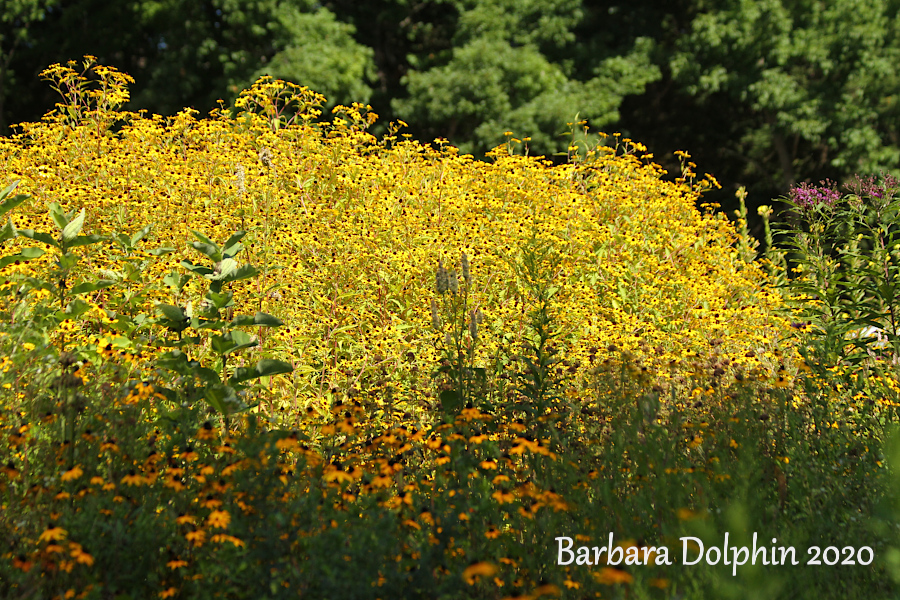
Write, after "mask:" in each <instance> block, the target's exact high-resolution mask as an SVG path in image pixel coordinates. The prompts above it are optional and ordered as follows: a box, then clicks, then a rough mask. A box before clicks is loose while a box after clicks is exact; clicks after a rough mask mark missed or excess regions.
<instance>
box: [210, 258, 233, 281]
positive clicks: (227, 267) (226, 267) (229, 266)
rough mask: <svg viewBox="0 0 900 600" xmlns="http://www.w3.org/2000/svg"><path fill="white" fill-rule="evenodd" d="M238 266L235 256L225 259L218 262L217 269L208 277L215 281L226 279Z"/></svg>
mask: <svg viewBox="0 0 900 600" xmlns="http://www.w3.org/2000/svg"><path fill="white" fill-rule="evenodd" d="M236 268H237V261H236V260H234V259H233V258H226V259H223V260H222V261H221V262H219V263H216V268H215V271H213V274H212V275H210V276H209V277H208V278H209V279H211V280H213V281H222V280H224V279H226V278H227V277H228V276H229V275H231V274H232V273H233V272H234V270H235V269H236Z"/></svg>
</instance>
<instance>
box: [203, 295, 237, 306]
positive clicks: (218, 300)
mask: <svg viewBox="0 0 900 600" xmlns="http://www.w3.org/2000/svg"><path fill="white" fill-rule="evenodd" d="M206 298H207V299H208V300H209V301H210V302H212V305H213V306H214V307H216V308H217V309H218V310H222V309H223V308H227V307H228V306H231V305H232V304H234V302H232V300H233V298H234V294H233V293H231V292H225V293H220V294H217V293H215V292H208V293H207V294H206Z"/></svg>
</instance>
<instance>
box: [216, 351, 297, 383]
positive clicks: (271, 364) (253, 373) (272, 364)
mask: <svg viewBox="0 0 900 600" xmlns="http://www.w3.org/2000/svg"><path fill="white" fill-rule="evenodd" d="M293 370H294V368H293V367H292V366H291V365H290V364H289V363H286V362H284V361H283V360H275V359H272V358H264V359H262V360H260V361H259V362H257V363H256V365H255V366H253V367H238V368H237V369H235V370H234V375H232V376H231V379H229V380H228V382H229V383H231V384H232V385H233V384H237V383H242V382H244V381H250V380H252V379H259V378H260V377H271V376H272V375H281V374H283V373H290V372H291V371H293Z"/></svg>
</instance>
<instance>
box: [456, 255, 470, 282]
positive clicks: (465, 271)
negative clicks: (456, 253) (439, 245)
mask: <svg viewBox="0 0 900 600" xmlns="http://www.w3.org/2000/svg"><path fill="white" fill-rule="evenodd" d="M459 264H460V268H461V269H462V277H463V280H464V281H465V282H466V283H467V284H468V283H471V280H472V275H471V273H470V272H469V257H468V256H466V253H465V252H463V253H462V258H461V259H460V261H459Z"/></svg>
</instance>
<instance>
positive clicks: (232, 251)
mask: <svg viewBox="0 0 900 600" xmlns="http://www.w3.org/2000/svg"><path fill="white" fill-rule="evenodd" d="M245 235H247V232H246V231H237V232H235V233H233V234H232V235H231V237H230V238H228V239H227V240H225V246H224V247H225V250H224V251H223V252H222V254H223V255H224V256H226V257H228V258H232V257H234V256H235V255H236V254H237V253H238V252H240V251H241V250H243V249H244V245H243V244H240V243H238V242H240V241H241V240H242V239H243V238H244V236H245Z"/></svg>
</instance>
